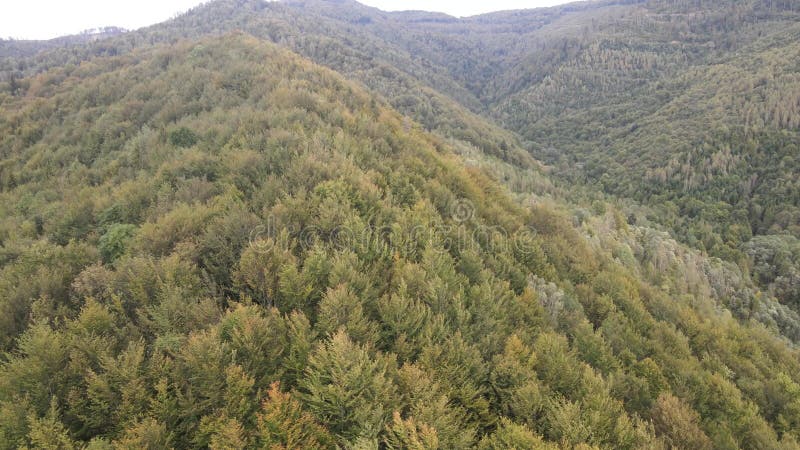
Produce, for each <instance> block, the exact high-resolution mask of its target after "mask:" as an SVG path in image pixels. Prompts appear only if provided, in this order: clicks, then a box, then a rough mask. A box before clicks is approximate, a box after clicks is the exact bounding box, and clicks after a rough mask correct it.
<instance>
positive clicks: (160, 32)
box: [3, 0, 800, 307]
mask: <svg viewBox="0 0 800 450" xmlns="http://www.w3.org/2000/svg"><path fill="white" fill-rule="evenodd" d="M798 10H800V7H797V5H795V2H781V1H771V0H749V1H723V2H719V1H713V2H711V1H692V2H672V1H661V0H654V1H635V2H631V1H602V2H584V3H575V4H568V5H564V6H559V7H553V8H540V9H534V10H522V11H509V12H499V13H492V14H487V15H482V16H476V17H470V18H462V19H457V18H453V17H449V16H446V15H442V14H431V13H423V12H406V13H387V12H383V11H380V10H377V9H375V8H370V7H366V6H363V5H360V4H358V3H357V2H354V1H347V2H343V1H329V0H305V1H284V2H262V1H260V0H223V1H215V2H210V3H208V4H205V5H203V6H200V7H198V8H195V9H194V10H192V11H190V12H189V13H188V14H185V15H183V16H180V17H178V18H176V19H174V20H171V21H169V22H166V23H164V24H160V25H156V26H154V27H150V28H147V29H143V30H140V31H136V32H132V33H128V34H125V35H123V36H120V37H118V38H115V39H110V40H103V41H98V42H93V43H91V44H89V45H86V46H77V47H71V48H70V51H58V50H51V51H45V52H43V53H42V54H40V55H38V56H35V57H31V58H21V59H19V58H18V59H9V58H6V59H5V60H4V62H3V65H4V66H5V68H6V69H5V74H6V75H5V76H6V78H8V76H9V74H11V73H17V74H18V76H22V75H24V74H29V73H34V72H36V71H39V70H42V69H44V68H46V67H49V66H51V65H52V64H59V65H63V64H68V63H75V62H78V61H81V60H84V59H86V58H90V57H92V56H93V55H109V54H110V55H113V54H119V53H124V52H127V51H130V50H131V49H132V48H136V47H137V46H142V45H150V44H152V43H154V42H172V41H174V40H175V39H177V38H181V37H183V38H193V37H196V36H202V35H204V34H208V33H211V34H213V33H220V32H228V31H232V30H236V29H240V30H243V31H246V32H248V33H250V34H253V35H254V36H258V37H260V38H263V39H266V40H269V41H272V42H275V43H278V44H280V45H283V46H286V47H288V48H290V49H292V50H293V51H295V52H297V53H300V54H301V55H303V56H306V57H308V58H310V59H312V60H314V61H315V62H317V63H319V64H322V65H325V66H328V67H330V68H332V69H334V70H336V71H338V72H340V73H342V74H344V75H346V76H347V77H348V78H350V79H353V80H356V81H359V82H361V83H363V84H364V85H366V86H367V87H369V88H370V89H371V90H372V91H373V92H375V93H379V94H381V95H382V96H384V97H385V98H386V99H387V100H388V101H389V102H390V104H391V105H392V106H393V107H394V108H396V109H397V110H399V111H400V112H402V113H404V114H405V115H407V116H409V117H411V118H412V119H414V120H416V121H417V122H418V123H420V124H422V125H423V126H424V127H425V128H426V129H428V130H429V131H433V132H435V133H437V134H439V135H440V136H443V137H444V138H446V139H455V140H457V141H459V142H460V143H461V145H460V147H461V148H462V152H464V153H471V152H475V151H477V152H480V153H485V154H490V155H493V156H494V157H496V158H498V159H502V160H504V161H507V162H509V163H510V164H511V165H512V166H517V167H520V166H521V167H523V168H528V167H535V166H536V165H537V164H536V163H535V162H533V161H531V160H530V158H529V157H527V156H526V153H528V154H531V155H533V156H534V157H535V158H538V159H539V160H541V161H543V162H545V163H547V164H549V165H551V166H552V169H553V171H554V172H553V173H555V174H556V175H557V176H556V180H557V181H565V180H566V182H567V183H568V184H574V183H580V184H582V185H585V186H588V187H589V190H598V191H603V192H605V193H608V194H612V195H614V196H617V197H619V198H622V199H630V200H633V201H635V202H637V203H641V204H642V205H645V206H647V207H649V208H651V210H650V211H648V212H645V213H643V214H646V215H647V219H649V221H650V222H651V223H658V224H660V225H661V226H662V227H664V228H665V229H666V230H668V231H670V232H671V233H672V234H673V236H675V237H676V238H677V239H679V240H680V241H682V242H683V243H686V244H688V245H690V246H692V247H694V248H697V249H699V250H701V251H703V252H708V253H709V254H711V255H713V256H717V257H721V258H723V259H726V260H728V261H733V262H736V263H737V264H739V265H740V267H742V268H743V270H746V271H748V270H751V269H752V268H755V267H756V266H761V267H762V268H767V270H766V271H764V270H761V271H760V272H759V273H756V272H754V273H753V276H754V279H756V280H757V281H759V282H760V284H761V287H762V289H764V290H765V291H769V292H770V293H772V294H774V295H777V296H778V297H779V298H780V299H781V301H783V302H784V303H785V304H787V305H791V306H792V307H797V305H798V304H800V303H798V302H799V301H800V281H798V280H800V268H798V256H797V253H796V252H795V251H794V250H792V248H794V247H795V241H796V238H798V237H799V236H798V233H800V231H799V230H800V228H798V223H800V206H798V202H799V201H800V200H798V199H800V186H798V177H797V176H796V175H797V173H798V172H800V168H798V167H797V161H798V160H800V158H797V157H795V156H796V154H797V151H798V141H797V125H798V124H797V121H798V117H800V114H798V111H797V108H798V104H800V103H798V87H797V86H798V85H797V79H796V78H797V75H796V73H797V70H796V61H797V59H798V58H797V56H798V51H799V50H798V44H797V42H798V37H799V36H798V34H799V33H800V29H799V28H798V23H800V21H798V18H799V17H798V16H799V15H800V11H798ZM6 44H8V45H12V44H13V43H6ZM16 84H17V85H19V83H16ZM481 116H482V117H481ZM503 128H506V129H505V130H504V129H503ZM521 148H524V149H525V150H521ZM637 214H639V213H637ZM637 214H634V215H633V216H632V218H636V217H635V216H636V215H637ZM638 219H640V220H641V219H642V217H638ZM761 235H770V236H778V237H771V238H769V239H761V238H758V239H755V240H753V237H757V236H761ZM767 243H768V244H767ZM776 252H777V253H781V254H787V255H789V256H788V257H786V258H783V261H784V262H782V263H779V264H775V263H774V262H771V259H772V257H771V256H770V255H771V254H773V253H776ZM779 280H780V281H779Z"/></svg>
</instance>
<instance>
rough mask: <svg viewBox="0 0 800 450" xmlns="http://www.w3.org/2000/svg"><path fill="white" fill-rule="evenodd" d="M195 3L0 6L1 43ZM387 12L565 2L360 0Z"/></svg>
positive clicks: (147, 17) (56, 1)
mask: <svg viewBox="0 0 800 450" xmlns="http://www.w3.org/2000/svg"><path fill="white" fill-rule="evenodd" d="M200 3H204V2H203V1H200V0H135V1H134V0H0V37H2V38H8V37H13V38H17V39H50V38H53V37H57V36H63V35H65V34H75V33H78V32H80V31H83V30H87V29H90V28H98V27H103V26H118V27H123V28H127V29H135V28H139V27H143V26H146V25H151V24H154V23H158V22H162V21H164V20H167V19H169V18H170V17H173V16H174V15H176V14H178V13H181V12H184V11H186V10H188V9H189V8H191V7H193V6H195V5H198V4H200ZM362 3H365V4H368V5H370V6H375V7H377V8H380V9H383V10H386V11H396V10H404V9H420V10H429V11H440V12H446V13H448V14H451V15H454V16H470V15H474V14H480V13H485V12H490V11H500V10H504V9H521V8H535V7H537V6H552V5H557V4H559V3H566V0H492V1H485V0H364V1H362Z"/></svg>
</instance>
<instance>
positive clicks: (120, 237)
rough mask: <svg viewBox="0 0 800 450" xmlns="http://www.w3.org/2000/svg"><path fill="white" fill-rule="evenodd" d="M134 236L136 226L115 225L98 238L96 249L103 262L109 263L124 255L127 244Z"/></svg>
mask: <svg viewBox="0 0 800 450" xmlns="http://www.w3.org/2000/svg"><path fill="white" fill-rule="evenodd" d="M135 234H136V225H131V224H122V223H117V224H114V225H111V226H110V227H108V231H106V232H105V234H103V235H102V236H100V241H99V242H98V243H97V249H98V250H99V251H100V256H102V257H103V261H104V262H106V263H110V262H113V261H115V260H116V259H117V258H119V257H120V256H122V255H123V254H125V250H126V249H127V246H128V242H129V241H130V240H131V238H132V237H133V236H134V235H135Z"/></svg>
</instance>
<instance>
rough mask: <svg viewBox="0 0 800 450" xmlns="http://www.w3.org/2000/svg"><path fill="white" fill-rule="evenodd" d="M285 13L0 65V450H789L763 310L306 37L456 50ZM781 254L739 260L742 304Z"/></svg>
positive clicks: (786, 411)
mask: <svg viewBox="0 0 800 450" xmlns="http://www.w3.org/2000/svg"><path fill="white" fill-rule="evenodd" d="M299 5H300V3H277V4H264V3H259V2H213V3H210V4H208V5H204V6H203V7H200V8H198V9H197V10H195V11H192V12H190V13H189V14H187V15H185V16H182V17H179V18H177V19H175V20H173V21H170V22H167V23H165V24H162V25H158V26H154V27H152V28H149V29H145V30H140V31H136V32H132V33H126V34H124V35H122V36H118V37H114V38H111V39H109V40H104V41H99V42H93V43H90V44H88V45H83V46H77V47H71V48H69V49H66V50H63V49H62V50H57V51H51V50H47V51H45V52H44V53H42V54H40V55H38V56H35V57H33V58H27V57H26V58H23V59H13V60H12V59H8V60H4V62H3V64H6V65H13V66H16V69H19V72H18V75H19V78H15V79H14V83H16V87H15V88H14V89H10V80H8V79H7V80H6V85H5V87H6V89H5V90H4V91H3V92H2V93H0V156H2V159H1V160H0V218H2V222H0V317H1V318H2V319H1V320H2V323H0V332H2V334H1V335H0V345H2V348H3V351H4V353H3V357H2V364H1V365H0V445H1V446H4V447H6V448H20V447H22V448H24V447H28V448H253V447H255V448H286V449H289V448H421V449H433V448H442V449H447V448H486V449H489V448H509V449H511V448H554V449H555V448H643V449H644V448H647V449H650V448H664V449H666V448H687V449H688V448H691V449H695V448H700V449H702V448H797V447H798V445H797V439H798V438H800V406H798V405H800V370H798V369H800V359H798V356H799V355H798V353H797V350H796V349H795V347H794V346H793V345H792V344H790V343H789V342H788V341H787V340H786V338H787V337H788V338H790V339H795V340H796V339H797V338H798V337H799V336H800V328H799V326H798V324H799V323H800V321H798V318H797V314H796V313H795V312H793V311H792V310H790V309H788V308H786V306H785V305H782V304H779V303H777V302H776V301H775V299H774V298H773V297H772V296H771V295H769V293H765V292H759V290H758V289H757V288H755V287H754V286H753V284H752V282H751V281H750V280H749V279H748V278H747V277H746V276H743V275H742V272H741V270H740V267H738V266H737V265H735V264H733V263H730V262H725V261H721V260H718V259H715V258H709V257H707V256H704V255H702V254H701V253H699V252H697V251H696V250H692V249H690V248H687V247H685V246H683V245H681V244H679V243H678V242H676V241H675V240H673V239H671V238H670V237H669V235H667V234H666V233H663V232H660V231H657V230H655V229H653V228H651V227H649V226H647V225H648V223H650V219H649V218H648V217H637V216H636V214H639V212H640V211H647V209H646V208H645V209H640V208H635V207H631V206H628V205H627V204H626V203H624V202H622V203H617V202H610V201H605V200H604V197H602V196H594V197H592V198H590V199H581V198H580V194H579V193H578V194H575V193H569V192H566V189H564V188H560V187H558V186H557V185H556V186H554V185H552V184H550V182H549V180H548V178H547V176H546V174H543V173H542V172H541V171H540V170H539V169H538V167H539V166H538V164H537V163H536V162H535V161H534V160H532V159H531V158H530V157H529V156H527V155H526V154H525V153H522V149H521V147H520V146H521V144H522V143H523V142H522V141H523V139H524V137H523V139H519V138H517V136H518V135H519V134H517V133H516V132H515V131H506V130H503V129H502V128H501V127H499V126H498V125H497V124H496V123H493V122H492V121H491V117H492V114H494V113H492V112H491V111H489V110H486V109H484V108H485V107H484V106H483V102H485V101H486V100H485V98H483V97H481V95H480V93H479V92H478V91H473V88H474V87H473V86H470V85H469V83H468V81H465V80H459V79H457V78H456V77H453V79H452V80H447V79H440V78H439V77H442V76H444V75H443V74H446V73H447V70H449V69H447V65H446V64H445V63H444V62H441V61H440V62H437V63H436V65H435V67H433V68H431V69H428V68H426V64H427V63H425V61H424V60H419V59H415V58H417V56H416V55H415V54H414V52H412V51H410V50H408V49H405V50H404V49H403V47H402V46H395V47H393V48H392V47H391V46H392V45H395V44H392V42H393V40H394V38H391V37H386V36H384V37H380V36H377V37H376V33H373V32H369V33H366V32H364V33H355V34H351V33H349V32H350V31H351V30H350V29H349V28H344V29H339V28H338V26H336V25H335V24H336V23H338V22H335V21H339V22H341V21H348V23H351V25H350V26H352V27H369V24H370V23H371V21H377V20H379V18H374V17H372V15H379V16H380V15H383V16H385V17H387V18H385V19H380V20H387V21H390V22H392V23H400V22H402V23H407V24H409V26H412V25H411V24H416V25H413V26H419V27H427V26H428V25H430V24H434V25H436V26H439V25H441V26H446V25H447V24H453V23H455V24H459V23H461V21H458V20H456V19H452V18H448V17H445V16H441V15H430V14H426V13H402V14H399V13H398V14H386V13H380V12H377V11H376V10H374V9H371V8H365V7H361V6H360V5H357V4H355V3H351V2H335V7H331V6H330V5H331V3H330V2H303V3H302V5H303V6H302V7H303V8H305V10H302V11H304V12H305V14H298V10H297V9H293V8H299V7H300V6H299ZM236 6H238V7H239V8H236ZM606 6H607V7H609V8H610V7H612V6H613V8H626V7H628V6H627V5H605V6H604V4H582V5H572V6H566V7H562V8H560V9H552V10H542V11H538V12H536V11H534V12H530V13H528V12H519V13H502V14H498V15H492V16H486V17H483V18H481V17H478V18H473V19H468V20H472V21H475V22H481V21H489V22H490V24H493V25H490V27H496V26H497V25H496V22H498V21H499V22H501V23H505V25H503V27H505V28H504V29H507V30H511V31H514V30H517V29H518V28H519V27H522V28H521V29H523V30H528V28H531V29H538V28H540V27H542V26H548V24H551V23H553V22H554V21H557V20H561V19H563V18H564V17H568V16H569V15H570V14H573V13H576V14H577V13H581V14H582V13H586V12H587V11H594V10H595V7H597V8H600V10H603V8H605V7H606ZM248 8H250V9H248ZM308 8H312V10H315V8H316V9H319V11H317V12H316V13H314V14H311V13H310V12H309V11H307V10H308ZM348 8H351V9H348ZM220 11H228V14H227V15H219V16H217V14H218V13H219V12H220ZM265 11H266V12H265ZM274 11H284V13H282V14H286V16H284V17H283V19H281V20H277V19H276V18H275V17H276V16H274V14H275V13H274ZM537 14H540V15H542V17H544V18H542V19H541V21H542V23H543V25H537V24H536V22H535V21H534V20H533V19H531V17H538V16H537ZM339 16H344V18H341V17H339ZM212 18H215V19H216V20H211V19H212ZM499 18H502V19H499ZM327 20H331V21H334V22H326V21H327ZM303 24H305V25H303ZM315 24H318V25H317V26H314V25H315ZM326 24H327V25H326ZM426 24H427V25H426ZM526 24H527V25H526ZM531 24H533V25H531ZM298 26H305V27H307V28H303V29H302V32H296V31H294V28H292V27H298ZM459 26H460V25H459ZM286 27H289V28H286ZM233 28H239V29H242V30H244V32H229V30H230V29H233ZM378 28H380V29H381V30H386V33H388V34H387V36H391V33H401V31H397V30H395V31H391V30H390V27H385V26H380V27H378ZM276 30H277V31H276ZM344 31H347V32H344ZM270 32H272V33H275V34H274V35H270V34H269V33H270ZM334 32H336V33H338V34H336V35H330V36H326V35H325V34H326V33H334ZM526 32H527V31H526ZM467 34H469V33H467ZM340 39H350V41H349V44H348V41H340ZM432 39H433V38H432ZM435 39H440V38H439V37H436V38H435ZM273 40H274V41H276V42H278V43H279V44H280V46H276V45H274V44H271V43H269V42H265V41H273ZM409 41H413V40H409ZM322 42H325V43H327V44H328V45H329V47H325V46H321V45H320V43H322ZM466 42H467V44H469V45H467V44H464V48H469V47H470V46H471V45H472V44H471V43H470V42H471V41H466ZM411 44H413V42H411ZM404 45H410V44H404ZM281 47H287V48H289V49H291V50H292V51H294V52H296V53H298V54H300V55H302V56H299V55H298V54H295V53H292V52H291V51H289V50H287V49H286V48H281ZM434 47H435V46H433V45H431V46H430V48H434ZM509 48H510V47H509ZM390 52H393V53H390ZM379 55H387V56H385V57H381V59H379V60H375V59H371V58H377V57H378V56H379ZM781 55H782V54H781ZM303 56H305V57H309V58H310V59H313V60H315V61H317V62H320V63H323V64H324V65H326V66H328V67H330V68H332V69H334V70H336V72H339V73H336V72H334V71H331V70H329V69H325V68H323V67H321V66H319V65H317V64H315V63H313V62H311V61H309V60H308V59H304V58H303ZM392 58H394V59H392ZM20 63H21V64H22V67H20V65H19V64H20ZM26 64H29V66H28V67H26V66H25V65H26ZM394 64H399V65H400V67H397V68H395V67H393V65H394ZM737 64H739V63H737ZM347 79H350V81H348V80H347ZM437 80H438V81H437ZM439 83H440V84H439ZM448 89H454V91H453V92H448ZM465 91H466V92H473V94H472V95H471V96H468V97H465V98H464V99H463V104H459V102H458V101H460V100H461V99H460V98H459V95H458V92H465ZM454 92H455V93H454ZM403 96H406V97H407V98H404V97H403ZM475 100H477V101H478V103H477V104H475ZM684 101H688V100H684ZM431 105H433V106H431ZM497 117H500V116H497ZM789 137H791V135H789ZM530 149H533V148H532V147H531V148H530ZM534 150H535V149H534ZM578 192H584V190H580V191H578ZM565 198H568V199H569V200H565ZM619 205H622V206H619ZM630 215H632V217H630ZM652 219H653V221H658V220H660V219H663V218H652ZM657 219H658V220H657ZM676 228H677V227H676ZM776 241H777V242H776ZM791 242H792V241H791V240H790V238H789V237H786V236H779V235H770V236H761V237H759V238H757V239H753V240H751V241H750V242H749V243H748V244H746V245H745V246H743V247H742V251H744V252H747V254H748V255H753V260H754V261H755V262H756V264H754V265H753V271H754V273H755V274H758V275H759V276H762V275H763V277H764V278H763V279H760V280H758V281H759V282H760V283H762V285H764V286H767V285H774V287H775V288H776V290H777V289H780V288H782V287H783V286H786V287H788V289H791V287H792V286H793V285H792V283H791V279H789V281H788V282H787V281H785V280H786V277H785V274H786V273H788V274H791V270H793V267H795V268H796V266H793V261H797V259H796V258H797V256H796V255H798V254H800V251H798V246H797V245H796V241H795V244H794V247H792V246H789V247H785V246H786V243H791ZM785 248H788V249H789V250H788V251H786V250H785ZM793 252H794V253H793ZM765 255H766V256H765ZM793 258H794V259H793ZM777 269H780V270H781V271H784V272H785V273H783V272H782V273H781V274H778V275H776V274H775V270H777ZM781 277H783V278H781ZM779 278H780V280H779Z"/></svg>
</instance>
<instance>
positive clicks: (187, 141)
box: [169, 127, 198, 148]
mask: <svg viewBox="0 0 800 450" xmlns="http://www.w3.org/2000/svg"><path fill="white" fill-rule="evenodd" d="M197 140H198V138H197V135H196V134H195V133H194V131H192V130H190V129H188V128H186V127H180V128H178V129H176V130H172V131H170V132H169V143H170V144H172V145H174V146H176V147H184V148H186V147H191V146H193V145H194V144H196V143H197Z"/></svg>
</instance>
